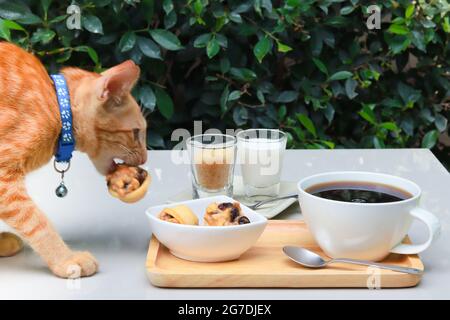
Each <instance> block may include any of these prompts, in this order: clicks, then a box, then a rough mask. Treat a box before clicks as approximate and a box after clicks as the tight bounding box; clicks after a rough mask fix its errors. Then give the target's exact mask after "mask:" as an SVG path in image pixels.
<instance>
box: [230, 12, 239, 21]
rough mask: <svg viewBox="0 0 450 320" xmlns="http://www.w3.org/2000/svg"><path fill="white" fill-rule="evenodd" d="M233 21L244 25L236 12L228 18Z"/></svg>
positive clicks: (231, 13)
mask: <svg viewBox="0 0 450 320" xmlns="http://www.w3.org/2000/svg"><path fill="white" fill-rule="evenodd" d="M228 17H229V18H230V20H231V21H233V22H235V23H242V17H241V15H240V14H239V13H236V12H230V15H229V16H228Z"/></svg>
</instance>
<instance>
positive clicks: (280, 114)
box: [277, 104, 287, 121]
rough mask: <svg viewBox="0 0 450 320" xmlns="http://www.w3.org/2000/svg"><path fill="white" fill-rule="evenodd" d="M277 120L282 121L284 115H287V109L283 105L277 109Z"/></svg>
mask: <svg viewBox="0 0 450 320" xmlns="http://www.w3.org/2000/svg"><path fill="white" fill-rule="evenodd" d="M277 115H278V120H280V121H282V120H283V119H284V118H285V117H286V115H287V108H286V106H285V105H284V104H283V105H282V106H281V107H280V109H278V114H277Z"/></svg>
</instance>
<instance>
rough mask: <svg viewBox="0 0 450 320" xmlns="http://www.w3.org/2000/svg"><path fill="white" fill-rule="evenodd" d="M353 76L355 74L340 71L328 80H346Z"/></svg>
mask: <svg viewBox="0 0 450 320" xmlns="http://www.w3.org/2000/svg"><path fill="white" fill-rule="evenodd" d="M351 76H353V74H352V73H351V72H349V71H338V72H336V73H334V74H333V75H332V76H331V77H330V78H328V81H336V80H345V79H348V78H350V77H351Z"/></svg>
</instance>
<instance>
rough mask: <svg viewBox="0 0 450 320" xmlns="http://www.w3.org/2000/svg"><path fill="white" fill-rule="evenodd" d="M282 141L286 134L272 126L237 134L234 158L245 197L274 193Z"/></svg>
mask: <svg viewBox="0 0 450 320" xmlns="http://www.w3.org/2000/svg"><path fill="white" fill-rule="evenodd" d="M286 140H287V138H286V134H285V133H284V132H282V131H280V130H276V129H248V130H244V131H241V132H239V133H238V134H237V142H238V161H239V163H240V164H241V171H242V178H243V181H244V190H245V195H246V196H247V198H251V199H255V200H259V199H265V198H271V197H277V196H278V194H279V192H280V175H281V167H282V165H283V154H284V151H285V150H286Z"/></svg>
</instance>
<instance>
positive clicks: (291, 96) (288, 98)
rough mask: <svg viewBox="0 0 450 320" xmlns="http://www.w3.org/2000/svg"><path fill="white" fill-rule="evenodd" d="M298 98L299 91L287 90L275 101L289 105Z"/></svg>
mask: <svg viewBox="0 0 450 320" xmlns="http://www.w3.org/2000/svg"><path fill="white" fill-rule="evenodd" d="M297 98H298V92H297V91H291V90H286V91H283V92H281V93H280V94H279V95H278V97H276V99H275V101H276V102H278V103H289V102H293V101H295V100H297Z"/></svg>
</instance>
